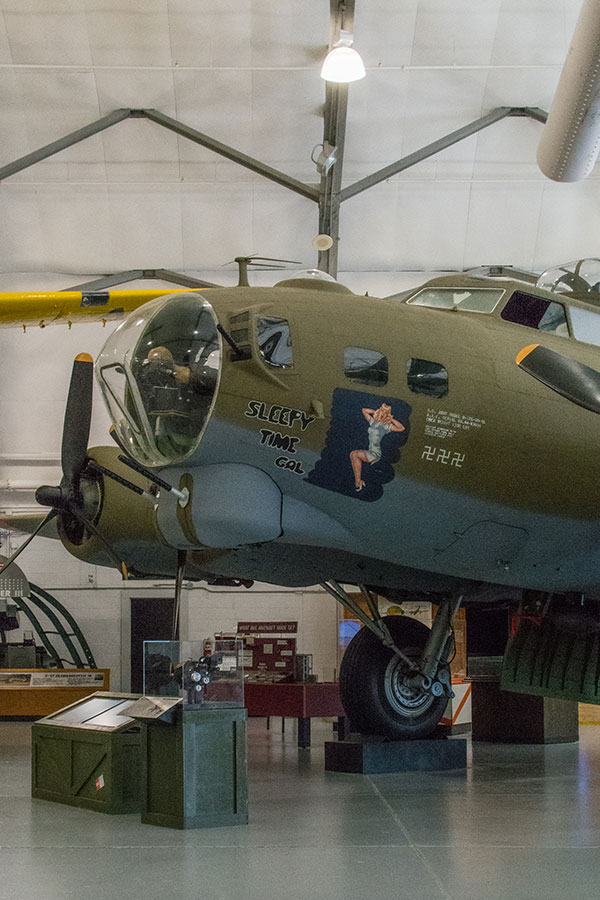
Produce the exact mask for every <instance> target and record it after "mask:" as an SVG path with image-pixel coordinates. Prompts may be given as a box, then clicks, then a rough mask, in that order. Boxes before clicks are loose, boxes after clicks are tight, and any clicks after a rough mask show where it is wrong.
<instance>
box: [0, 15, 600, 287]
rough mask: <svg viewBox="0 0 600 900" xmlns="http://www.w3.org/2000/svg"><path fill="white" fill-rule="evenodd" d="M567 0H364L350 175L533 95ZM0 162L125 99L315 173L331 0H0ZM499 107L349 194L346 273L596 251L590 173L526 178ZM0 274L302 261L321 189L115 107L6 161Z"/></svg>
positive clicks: (523, 123)
mask: <svg viewBox="0 0 600 900" xmlns="http://www.w3.org/2000/svg"><path fill="white" fill-rule="evenodd" d="M579 8H580V0H544V2H543V3H540V2H539V0H479V2H474V0H356V2H355V21H354V35H355V47H356V49H358V50H359V52H360V53H361V55H362V57H363V59H364V61H365V65H366V68H367V75H366V77H365V78H364V79H363V80H362V81H360V82H356V83H355V84H352V85H350V87H349V89H348V115H347V125H346V142H345V160H344V169H343V183H342V187H346V188H347V187H348V186H349V185H351V184H353V183H354V182H356V181H358V180H359V179H363V178H365V177H367V176H369V175H371V174H372V173H373V172H376V171H377V170H380V169H382V168H383V167H386V166H389V165H390V164H391V163H394V162H395V161H397V160H399V159H401V158H404V157H406V156H407V155H409V154H412V153H415V152H416V151H418V150H419V149H420V148H422V147H424V146H426V145H429V144H431V143H432V142H434V141H437V140H438V139H439V138H442V137H443V136H444V135H446V134H448V133H450V132H453V131H455V130H456V129H460V128H462V127H463V126H465V125H467V124H468V123H470V122H473V121H475V120H478V119H479V118H480V117H482V116H486V115H487V114H489V113H490V112H491V111H492V110H494V109H497V108H498V107H511V108H512V107H519V108H521V107H527V108H539V109H543V110H547V109H548V108H549V106H550V103H551V100H552V97H553V94H554V90H555V88H556V84H557V81H558V77H559V74H560V70H561V67H562V64H563V62H564V59H565V56H566V53H567V49H568V46H569V42H570V39H571V36H572V33H573V30H574V27H575V22H576V19H577V15H578V12H579ZM0 13H1V17H0V81H1V90H0V108H1V113H2V120H3V126H4V127H3V140H2V145H1V148H0V167H1V166H6V165H8V164H9V163H11V162H12V161H13V160H16V159H19V158H21V157H23V156H25V155H27V154H29V153H32V152H33V151H35V150H36V149H37V148H39V147H42V146H43V145H46V144H48V143H49V142H52V141H56V140H58V139H60V138H62V137H63V136H64V135H66V134H69V133H71V132H73V131H75V130H76V129H79V128H82V127H83V126H86V125H88V123H91V122H95V121H97V120H98V119H101V118H102V117H104V116H107V115H109V114H111V113H112V112H113V111H115V110H117V109H122V108H125V109H155V110H158V111H159V113H161V114H163V115H164V116H167V117H169V118H171V119H175V120H177V121H178V122H180V123H183V124H185V125H186V126H188V127H189V128H191V129H194V130H196V131H199V132H201V133H203V134H205V135H208V136H210V137H211V138H212V139H214V140H215V141H218V142H221V143H223V144H225V145H227V146H229V147H232V148H235V149H236V150H237V151H239V152H240V153H242V154H246V155H248V156H250V157H253V158H255V159H258V160H260V161H261V162H262V163H264V164H265V165H267V166H269V167H272V168H274V169H277V170H280V171H282V172H284V173H286V174H287V175H288V176H289V177H290V178H292V179H296V180H298V181H300V182H303V183H304V184H306V185H309V186H313V187H318V186H319V181H320V178H319V174H318V173H317V170H316V167H315V164H314V163H313V161H312V160H311V154H313V152H314V148H315V147H317V146H318V145H319V144H321V143H322V141H323V137H324V128H323V107H324V101H325V84H324V82H323V81H322V80H321V79H320V77H319V71H320V64H321V61H322V59H323V57H324V55H325V52H326V47H327V44H328V41H329V39H330V2H329V0H303V2H302V3H300V4H298V3H295V4H293V3H285V2H284V3H282V2H281V0H122V2H119V3H115V0H0ZM541 129H542V125H541V124H540V123H539V122H538V121H536V120H535V119H532V118H527V117H513V116H511V117H506V118H502V119H501V120H500V121H498V122H496V123H495V124H493V125H491V126H490V127H488V128H486V129H485V130H483V131H479V132H477V133H475V134H473V135H471V136H469V137H467V138H466V139H465V140H462V141H460V142H459V143H455V144H453V145H452V146H450V147H448V148H447V149H445V150H443V151H442V152H440V153H438V154H436V155H435V156H432V157H429V158H428V159H426V160H424V161H421V162H419V163H418V164H417V165H415V166H412V167H410V168H407V169H406V170H405V171H403V172H401V173H399V174H395V175H392V176H391V177H389V178H387V179H386V180H384V181H383V182H381V183H378V184H376V185H375V186H374V187H371V188H369V190H366V191H364V192H362V193H360V194H358V195H356V196H353V197H351V198H349V199H347V200H346V202H344V203H343V205H342V209H341V218H340V243H339V269H340V271H349V272H367V271H382V272H393V271H403V270H431V269H438V270H439V269H462V268H468V267H471V266H476V265H481V264H491V263H502V264H513V265H516V266H520V267H523V268H528V269H533V270H535V271H541V270H542V269H544V268H546V267H548V266H550V265H552V264H553V263H555V262H557V261H565V260H567V259H571V258H576V257H580V256H586V255H597V254H598V241H597V237H596V235H597V233H598V226H599V225H600V211H599V202H598V191H599V185H598V176H597V175H596V174H594V173H593V174H592V176H591V177H589V178H588V179H587V180H586V181H584V182H580V183H578V184H555V183H553V182H550V181H548V180H547V179H545V178H544V176H543V175H542V174H541V173H540V171H539V170H538V168H537V165H536V159H535V155H536V148H537V143H538V141H539V137H540V134H541ZM0 200H1V203H2V211H3V215H2V228H1V232H0V271H1V272H3V273H5V274H8V273H15V272H64V273H73V274H78V273H92V274H95V273H106V272H118V271H122V270H129V269H143V268H165V269H171V270H176V271H185V272H189V273H194V274H198V275H202V274H204V273H207V272H214V270H218V269H219V267H221V266H222V265H223V264H225V263H227V262H228V261H230V260H231V259H232V258H233V257H235V256H238V255H243V254H252V253H259V254H261V255H265V256H275V257H276V256H281V257H284V258H286V259H298V260H302V262H303V264H304V265H314V264H315V263H316V261H317V254H316V251H315V250H314V249H313V248H312V245H311V239H312V238H313V237H314V236H315V235H316V234H317V232H318V230H319V228H318V208H317V205H316V204H315V202H314V200H313V199H311V198H310V197H307V196H301V195H300V194H298V193H295V192H293V191H290V190H288V189H287V188H286V187H284V186H281V185H279V184H276V183H274V182H273V181H270V180H268V179H265V178H264V177H262V176H261V175H260V174H258V173H256V172H253V171H251V170H249V169H248V168H245V167H242V166H240V165H238V164H237V163H236V162H234V161H232V160H229V159H226V158H224V157H223V156H219V155H217V154H215V153H214V152H212V151H211V150H209V149H207V148H206V147H203V146H199V145H198V144H197V143H193V142H192V141H190V140H187V139H186V138H185V137H182V136H180V135H178V134H176V133H174V132H173V131H170V130H167V129H165V128H162V127H160V126H159V125H157V124H156V123H155V122H153V121H150V120H149V119H148V118H147V117H143V118H138V117H134V118H132V117H128V118H126V119H124V120H123V121H121V122H120V123H118V124H115V125H113V126H112V127H110V128H109V129H107V130H104V131H102V132H100V133H98V134H95V135H94V136H92V137H90V138H88V139H87V140H85V141H83V142H81V143H77V144H75V145H74V146H72V147H70V148H68V149H65V150H63V151H61V152H60V153H59V154H57V155H55V156H52V157H49V158H48V159H45V160H43V161H41V162H38V163H36V164H35V165H34V166H31V167H29V168H26V169H23V170H22V171H19V172H17V173H16V174H12V175H10V176H9V177H6V178H5V179H4V180H3V181H2V182H1V186H0Z"/></svg>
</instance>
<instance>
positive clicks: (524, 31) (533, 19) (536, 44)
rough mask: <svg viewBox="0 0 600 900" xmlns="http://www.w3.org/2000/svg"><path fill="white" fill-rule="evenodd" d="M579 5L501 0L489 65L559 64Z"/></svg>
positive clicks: (556, 0) (555, 0) (561, 0)
mask: <svg viewBox="0 0 600 900" xmlns="http://www.w3.org/2000/svg"><path fill="white" fill-rule="evenodd" d="M580 6H581V3H569V2H564V0H538V2H535V0H534V2H521V0H503V3H502V5H501V10H500V15H499V16H498V25H497V29H496V37H495V40H494V47H493V52H492V57H491V63H492V65H494V66H507V65H511V66H524V67H529V66H549V65H550V66H552V65H554V66H559V67H560V66H562V64H563V62H564V59H565V56H566V55H567V50H568V47H569V43H570V40H571V35H572V33H573V29H574V28H575V21H576V18H577V15H578V13H579V8H580Z"/></svg>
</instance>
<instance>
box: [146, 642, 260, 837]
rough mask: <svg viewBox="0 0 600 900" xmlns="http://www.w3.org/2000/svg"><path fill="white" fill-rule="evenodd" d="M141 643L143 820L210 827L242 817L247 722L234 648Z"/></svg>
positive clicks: (245, 811) (236, 822) (236, 821)
mask: <svg viewBox="0 0 600 900" xmlns="http://www.w3.org/2000/svg"><path fill="white" fill-rule="evenodd" d="M204 647H205V644H204V642H184V641H182V642H179V641H169V642H146V643H145V645H144V684H145V687H146V690H148V687H150V685H151V686H152V688H153V689H154V690H155V691H156V692H157V695H156V696H150V697H148V696H145V697H143V698H142V699H141V700H140V701H138V703H137V704H136V707H135V708H134V709H133V710H132V713H131V714H132V715H133V716H135V717H136V718H137V719H139V721H140V722H141V723H142V736H141V757H142V766H141V770H142V779H141V781H142V783H141V792H140V793H141V814H142V822H143V823H145V824H147V825H162V826H165V827H167V828H211V827H215V826H223V825H245V824H246V823H247V822H248V784H247V754H246V736H247V735H246V732H247V728H246V720H247V712H246V710H245V709H244V696H243V669H242V668H241V666H240V665H239V662H240V655H241V654H240V653H239V652H238V650H239V648H238V646H237V645H236V644H235V642H234V643H233V645H232V646H223V647H219V645H216V646H215V649H214V651H212V652H211V653H210V654H204Z"/></svg>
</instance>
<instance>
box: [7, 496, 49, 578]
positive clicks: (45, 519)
mask: <svg viewBox="0 0 600 900" xmlns="http://www.w3.org/2000/svg"><path fill="white" fill-rule="evenodd" d="M57 515H58V513H57V511H56V510H55V509H51V510H50V512H49V513H48V515H47V516H46V517H45V518H44V519H42V521H41V522H40V524H39V525H38V526H37V528H36V529H35V531H32V532H31V534H30V535H29V537H28V538H27V540H26V541H25V542H24V543H23V544H21V546H20V547H19V549H18V550H15V552H14V553H13V555H12V556H11V557H10V559H8V560H7V561H6V562H5V563H4V565H3V566H2V574H4V573H5V572H6V570H7V569H8V567H9V566H10V565H12V563H14V561H15V560H16V559H17V557H18V556H20V555H21V553H22V552H23V550H25V548H26V547H28V546H29V545H30V543H31V542H32V540H33V539H34V537H36V535H38V534H39V533H40V531H41V530H42V528H43V527H44V525H47V524H48V522H50V521H51V519H53V518H54V517H55V516H57Z"/></svg>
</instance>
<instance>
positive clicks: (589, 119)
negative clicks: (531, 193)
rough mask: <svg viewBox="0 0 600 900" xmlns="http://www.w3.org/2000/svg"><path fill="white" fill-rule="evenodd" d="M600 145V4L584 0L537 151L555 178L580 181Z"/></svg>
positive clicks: (544, 167) (543, 166) (545, 169)
mask: <svg viewBox="0 0 600 900" xmlns="http://www.w3.org/2000/svg"><path fill="white" fill-rule="evenodd" d="M599 149H600V4H599V3H598V0H584V3H583V6H582V8H581V12H580V14H579V19H578V20H577V25H576V27H575V33H574V35H573V40H572V41H571V46H570V47H569V52H568V53H567V58H566V61H565V64H564V66H563V70H562V73H561V76H560V80H559V82H558V87H557V89H556V94H555V95H554V100H553V101H552V107H551V109H550V113H549V115H548V121H547V122H546V125H545V126H544V130H543V132H542V137H541V140H540V143H539V147H538V152H537V161H538V165H539V167H540V169H541V170H542V172H543V173H544V175H546V176H547V177H548V178H551V179H552V180H553V181H579V180H580V179H581V178H585V177H586V175H589V173H590V172H591V171H592V169H593V167H594V163H595V162H596V157H597V156H598V150H599Z"/></svg>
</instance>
